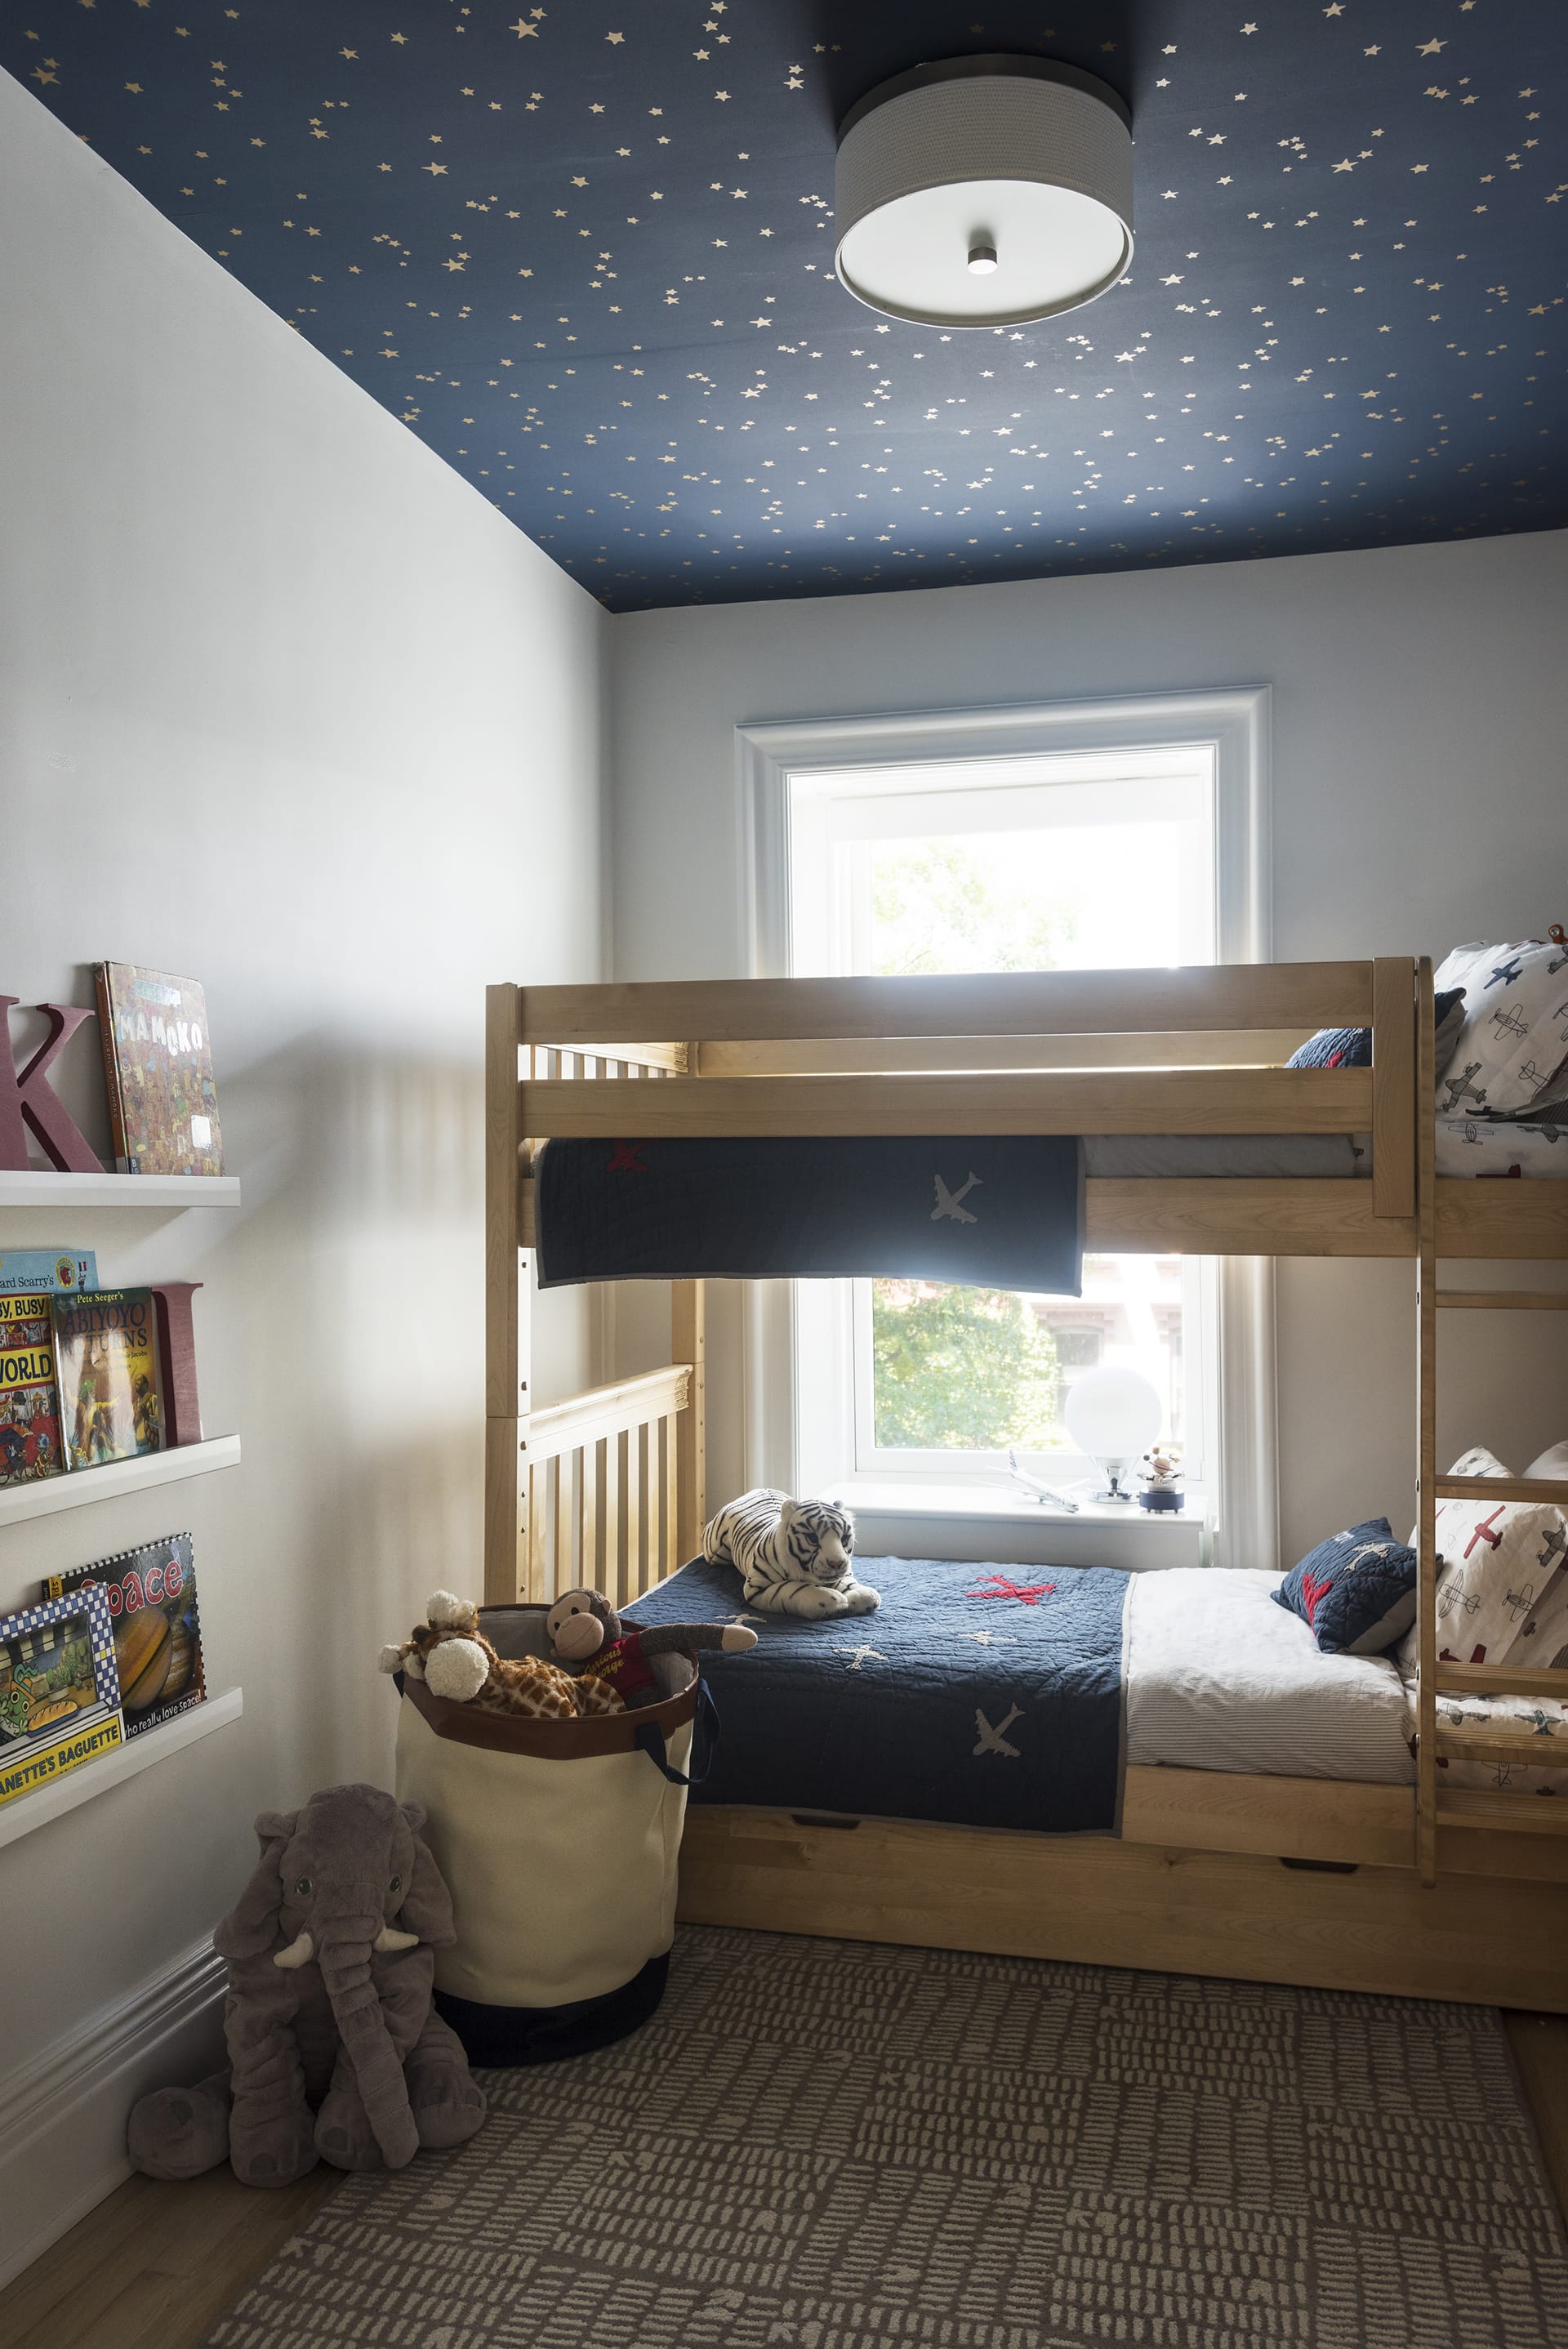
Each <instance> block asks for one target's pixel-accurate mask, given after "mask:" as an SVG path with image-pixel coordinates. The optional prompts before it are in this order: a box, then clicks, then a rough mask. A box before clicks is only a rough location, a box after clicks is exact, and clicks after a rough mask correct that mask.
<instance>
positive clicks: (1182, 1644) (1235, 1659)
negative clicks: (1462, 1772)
mask: <svg viewBox="0 0 1568 2349" xmlns="http://www.w3.org/2000/svg"><path fill="white" fill-rule="evenodd" d="M1279 1580H1280V1578H1279V1576H1278V1575H1277V1574H1269V1573H1256V1572H1253V1571H1252V1570H1251V1569H1250V1568H1241V1567H1180V1566H1179V1567H1168V1568H1160V1569H1157V1570H1155V1571H1153V1572H1150V1573H1146V1574H1135V1575H1134V1576H1133V1578H1132V1588H1131V1591H1130V1594H1129V1599H1128V1612H1127V1644H1126V1649H1125V1652H1124V1658H1123V1669H1124V1671H1125V1675H1126V1682H1127V1759H1128V1761H1129V1762H1130V1764H1154V1763H1161V1762H1163V1763H1166V1764H1171V1765H1172V1766H1174V1767H1177V1768H1181V1769H1186V1770H1239V1771H1244V1772H1248V1773H1251V1774H1254V1775H1258V1776H1263V1777H1287V1778H1361V1779H1368V1780H1371V1781H1372V1782H1373V1783H1374V1784H1376V1785H1390V1786H1404V1785H1410V1784H1412V1783H1413V1781H1414V1778H1415V1775H1416V1769H1415V1763H1414V1761H1413V1760H1412V1758H1411V1754H1410V1749H1409V1746H1408V1743H1407V1740H1408V1737H1409V1735H1410V1733H1411V1729H1412V1726H1413V1723H1412V1722H1411V1719H1410V1714H1409V1707H1408V1700H1407V1696H1406V1692H1405V1688H1404V1684H1403V1682H1401V1680H1400V1678H1399V1674H1398V1670H1397V1669H1396V1667H1395V1665H1394V1664H1393V1663H1392V1662H1391V1661H1389V1660H1388V1659H1387V1658H1386V1657H1382V1656H1326V1655H1324V1654H1323V1653H1322V1652H1321V1651H1320V1650H1319V1648H1318V1646H1317V1643H1316V1641H1315V1640H1314V1638H1313V1636H1312V1633H1311V1632H1310V1631H1309V1630H1308V1629H1307V1627H1306V1625H1305V1623H1304V1622H1303V1621H1302V1619H1301V1618H1300V1616H1299V1615H1294V1614H1292V1613H1291V1611H1290V1609H1288V1608H1284V1607H1280V1606H1276V1604H1275V1603H1274V1599H1273V1597H1272V1596H1271V1593H1272V1592H1274V1590H1276V1589H1277V1588H1278V1587H1279Z"/></svg>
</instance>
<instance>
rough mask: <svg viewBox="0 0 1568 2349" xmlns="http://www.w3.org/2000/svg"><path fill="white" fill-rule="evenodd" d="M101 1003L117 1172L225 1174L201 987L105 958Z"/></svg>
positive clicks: (100, 1032)
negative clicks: (223, 1172)
mask: <svg viewBox="0 0 1568 2349" xmlns="http://www.w3.org/2000/svg"><path fill="white" fill-rule="evenodd" d="M98 1035H99V1040H100V1041H101V1043H102V1045H103V1065H104V1075H105V1077H106V1079H107V1080H108V1113H109V1123H110V1125H111V1127H112V1129H113V1133H114V1163H115V1164H116V1166H117V1167H118V1168H119V1172H120V1173H121V1174H222V1171H223V1139H222V1134H221V1133H220V1132H219V1130H218V1094H217V1089H216V1087H215V1086H214V1084H213V1081H212V1054H211V1047H210V1044H209V1041H208V1036H207V999H206V997H205V996H204V995H203V993H202V991H201V988H200V987H198V985H197V984H196V981H195V980H194V979H193V978H174V977H173V976H172V974H171V973H170V972H169V971H165V970H143V969H142V968H141V966H140V965H139V963H134V962H106V963H100V964H99V966H98Z"/></svg>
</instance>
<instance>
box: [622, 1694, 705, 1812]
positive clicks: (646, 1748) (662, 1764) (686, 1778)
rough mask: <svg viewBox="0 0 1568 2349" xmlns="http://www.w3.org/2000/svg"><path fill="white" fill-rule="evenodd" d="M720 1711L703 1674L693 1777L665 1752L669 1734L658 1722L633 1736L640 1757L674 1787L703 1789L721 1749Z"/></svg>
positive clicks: (695, 1722)
mask: <svg viewBox="0 0 1568 2349" xmlns="http://www.w3.org/2000/svg"><path fill="white" fill-rule="evenodd" d="M718 1729H719V1723H718V1707H717V1704H715V1702H714V1701H713V1691H712V1690H711V1689H710V1688H709V1687H708V1684H707V1682H706V1681H705V1680H704V1678H703V1676H702V1674H701V1673H700V1672H698V1674H697V1676H696V1713H694V1715H693V1716H692V1732H691V1759H692V1765H693V1766H692V1769H691V1772H690V1775H687V1773H686V1771H684V1770H676V1769H673V1768H672V1767H671V1765H670V1762H669V1758H668V1755H667V1754H666V1753H665V1733H664V1731H663V1730H662V1729H661V1728H660V1727H659V1725H658V1723H657V1722H656V1721H647V1722H645V1723H643V1724H642V1726H641V1727H640V1728H638V1729H635V1730H634V1731H633V1733H632V1735H633V1739H634V1743H635V1745H636V1748H637V1751H638V1753H639V1754H646V1755H647V1757H648V1759H649V1761H650V1762H651V1763H652V1764H653V1765H654V1767H655V1770H658V1771H661V1772H662V1773H663V1774H664V1775H665V1777H666V1778H667V1779H668V1780H669V1782H670V1784H671V1785H672V1786H700V1785H703V1784H704V1782H705V1781H706V1779H707V1774H708V1772H709V1771H710V1770H711V1769H712V1767H713V1757H714V1754H715V1752H716V1751H717V1746H718ZM699 1745H701V1746H702V1748H703V1756H702V1766H701V1768H700V1769H699V1768H697V1766H696V1758H697V1747H698V1746H699Z"/></svg>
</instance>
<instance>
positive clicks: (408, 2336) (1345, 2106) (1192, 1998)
mask: <svg viewBox="0 0 1568 2349" xmlns="http://www.w3.org/2000/svg"><path fill="white" fill-rule="evenodd" d="M485 2085H486V2086H487V2088H488V2090H489V2093H490V2098H491V2114H490V2122H489V2124H488V2126H487V2127H485V2128H484V2129H483V2130H482V2131H481V2133H480V2136H479V2137H477V2138H475V2139H474V2141H473V2143H472V2144H471V2145H469V2146H467V2147H464V2148H462V2149H461V2150H460V2151H459V2152H457V2153H451V2154H438V2155H429V2154H421V2155H420V2156H419V2157H418V2159H417V2160H416V2161H415V2163H414V2164H413V2166H412V2168H408V2169H406V2170H404V2171H402V2172H401V2173H400V2174H398V2175H397V2176H396V2177H387V2176H385V2175H378V2176H374V2177H359V2178H350V2179H349V2180H348V2181H347V2182H346V2184H345V2186H344V2187H343V2188H342V2189H341V2190H340V2191H339V2192H338V2193H337V2194H335V2196H334V2197H333V2199H332V2201H331V2202H330V2203H329V2204H328V2206H327V2207H326V2209H325V2210H323V2211H322V2212H321V2213H320V2214H319V2215H318V2216H317V2217H316V2218H315V2220H312V2222H311V2223H310V2225H309V2226H308V2227H306V2228H305V2229H304V2230H303V2231H302V2232H301V2233H300V2234H298V2235H296V2236H295V2237H294V2240H292V2241H291V2242H290V2243H289V2244H288V2245H287V2247H286V2248H285V2249H284V2251H283V2252H282V2253H281V2254H280V2255H279V2257H278V2258H277V2259H276V2260H275V2261H273V2265H272V2266H271V2267H270V2268H269V2269H268V2270H267V2271H265V2273H264V2274H263V2277H262V2278H261V2280H260V2282H258V2283H257V2284H255V2285H254V2286H253V2289H252V2290H251V2291H250V2292H247V2293H246V2295H245V2297H244V2299H243V2300H242V2301H241V2302H240V2303H239V2305H238V2307H237V2308H236V2309H235V2310H234V2311H233V2313H232V2314H231V2315H229V2316H228V2317H226V2318H225V2319H224V2320H223V2322H222V2323H221V2324H220V2325H219V2327H218V2329H217V2331H216V2332H215V2333H213V2334H212V2335H211V2343H212V2344H214V2349H318V2344H319V2349H360V2344H365V2349H370V2344H375V2349H709V2344H711V2349H776V2344H778V2345H779V2349H884V2344H886V2349H894V2344H896V2349H1078V2344H1087V2343H1091V2342H1093V2343H1101V2342H1136V2343H1142V2344H1158V2349H1260V2344H1266V2349H1274V2345H1275V2344H1301V2349H1460V2344H1462V2349H1563V2344H1564V2343H1565V2342H1568V2240H1565V2238H1564V2235H1563V2228H1562V2225H1561V2223H1560V2220H1559V2219H1558V2215H1557V2211H1556V2208H1555V2205H1554V2203H1553V2198H1552V2189H1551V2187H1550V2185H1549V2184H1548V2182H1547V2179H1546V2177H1545V2173H1544V2171H1543V2168H1542V2162H1541V2158H1540V2154H1539V2152H1538V2149H1537V2147H1536V2142H1535V2138H1534V2136H1533V2133H1532V2127H1531V2123H1530V2120H1529V2117H1528V2115H1527V2113H1526V2110H1525V2107H1524V2104H1523V2100H1522V2095H1521V2091H1520V2089H1519V2086H1518V2085H1517V2082H1516V2080H1515V2077H1514V2074H1513V2070H1512V2064H1511V2058H1510V2055H1509V2053H1508V2047H1507V2043H1506V2041H1505V2039H1504V2037H1503V2033H1502V2030H1501V2023H1499V2020H1498V2017H1497V2016H1496V2014H1495V2013H1492V2012H1491V2010H1490V2009H1485V2008H1479V2007H1460V2006H1431V2005H1423V2004H1417V2003H1415V2002H1408V2001H1403V2000H1398V1999H1381V1998H1357V1997H1351V1996H1347V1995H1343V1994H1340V1993H1336V1992H1328V1991H1305V1990H1300V1991H1298V1990H1279V1989H1269V1988H1255V1987H1253V1986H1251V1985H1248V1984H1246V1983H1240V1982H1194V1981H1189V1980H1186V1979H1183V1978H1181V1977H1179V1976H1174V1975H1164V1974H1144V1973H1126V1972H1109V1971H1099V1970H1098V1969H1094V1968H1090V1967H1085V1966H1070V1965H1056V1964H1049V1963H1035V1962H1032V1961H1026V1960H1022V1959H1008V1958H985V1957H965V1956H960V1955H954V1954H950V1953H947V1952H944V1951H930V1950H902V1949H883V1948H868V1947H865V1946H863V1945H861V1944H857V1943H852V1942H834V1941H820V1940H797V1939H793V1938H788V1939H787V1938H783V1937H774V1936H771V1935H763V1934H757V1933H742V1932H729V1931H717V1930H709V1929H706V1928H686V1930H683V1932H682V1933H681V1936H680V1939H679V1940H678V1942H677V1944H676V1961H675V1964H674V1966H673V1967H672V1970H671V1983H670V1991H669V1994H668V1996H667V1997H666V1999H665V2004H664V2006H663V2008H662V2009H661V2011H660V2013H659V2014H658V2015H657V2016H656V2017H655V2020H654V2022H653V2023H650V2024H649V2025H648V2026H647V2027H646V2029H645V2030H644V2031H642V2032H640V2033H638V2034H637V2035H636V2036H635V2037H634V2038H632V2039H629V2040H626V2041H624V2042H623V2043H622V2044H621V2045H620V2046H618V2047H613V2048H610V2049H608V2050H606V2051H605V2052H604V2053H603V2054H599V2055H595V2056H591V2057H587V2058H584V2059H583V2060H582V2061H580V2062H577V2063H573V2064H553V2065H548V2066H545V2067H543V2068H542V2069H539V2070H534V2071H523V2072H492V2073H490V2074H488V2075H486V2081H485Z"/></svg>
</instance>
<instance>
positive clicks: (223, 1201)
mask: <svg viewBox="0 0 1568 2349" xmlns="http://www.w3.org/2000/svg"><path fill="white" fill-rule="evenodd" d="M239 1204H240V1178H239V1176H238V1175H237V1174H50V1173H48V1172H46V1171H40V1172H38V1173H36V1174H34V1173H27V1174H15V1173H13V1172H12V1171H11V1170H10V1169H9V1168H0V1207H237V1206H239Z"/></svg>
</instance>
